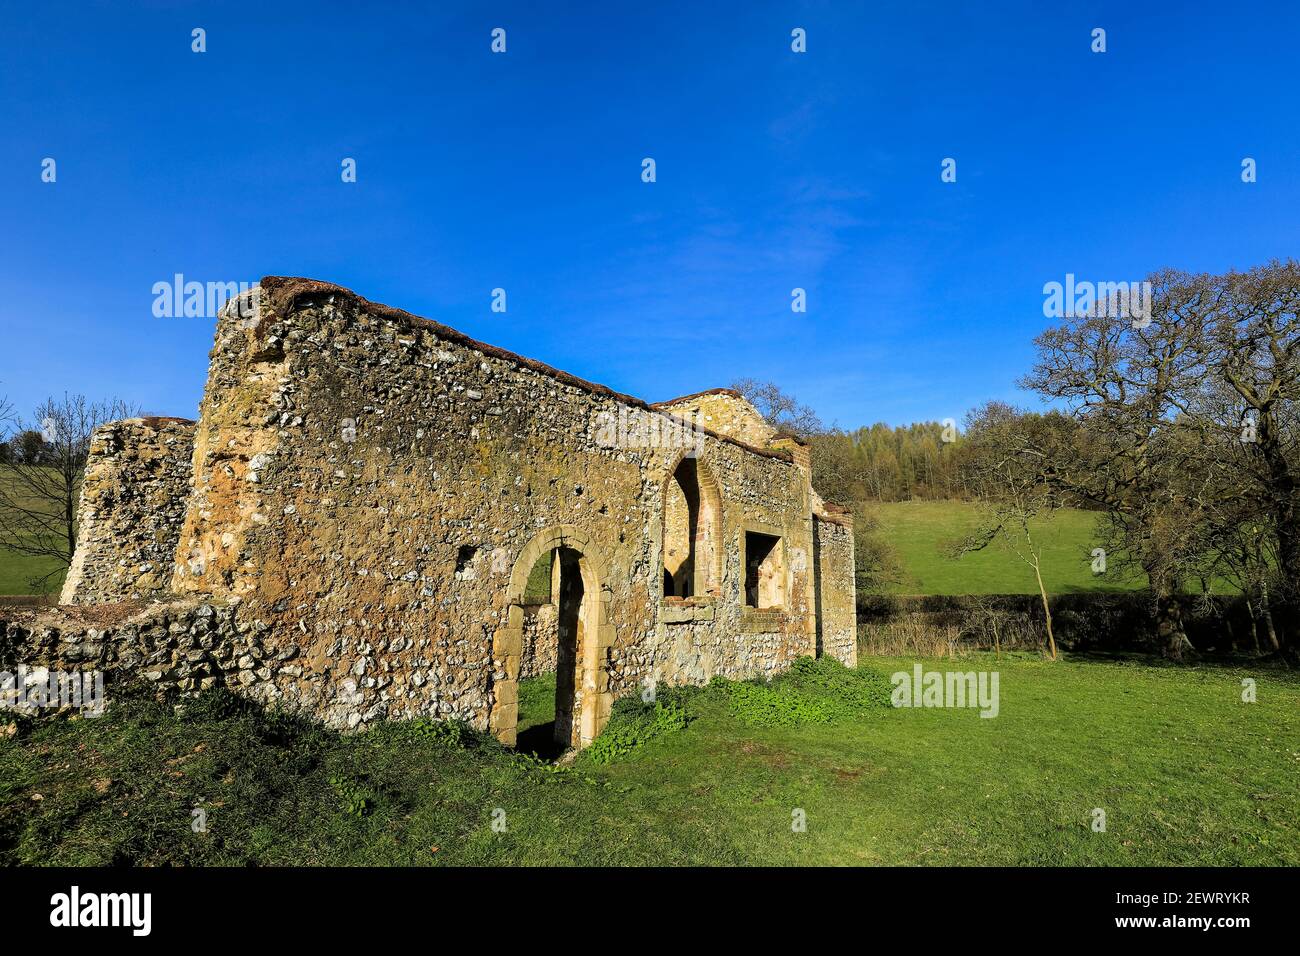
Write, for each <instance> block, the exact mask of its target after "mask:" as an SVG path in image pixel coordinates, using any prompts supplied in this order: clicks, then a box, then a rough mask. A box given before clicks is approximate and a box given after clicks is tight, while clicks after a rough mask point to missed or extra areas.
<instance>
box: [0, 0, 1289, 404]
mask: <svg viewBox="0 0 1300 956" xmlns="http://www.w3.org/2000/svg"><path fill="white" fill-rule="evenodd" d="M1139 6H1142V7H1149V8H1150V9H1148V10H1139V9H1135V8H1137V7H1139ZM0 9H3V24H2V29H0V128H2V129H3V130H4V133H3V136H2V137H0V217H2V218H0V328H2V329H3V337H2V338H0V394H6V393H7V394H8V395H9V397H10V398H11V399H12V400H14V401H15V402H16V404H18V406H19V408H20V410H22V411H24V412H26V413H30V409H31V407H32V406H33V405H34V404H35V402H36V401H38V400H39V399H40V398H42V397H44V396H45V395H47V394H50V393H61V392H62V391H64V390H65V389H66V390H70V391H73V392H78V391H79V392H84V393H85V394H87V395H89V396H92V397H103V396H109V395H115V396H120V397H122V398H125V399H127V400H128V401H130V402H132V403H134V404H137V405H139V406H141V407H142V408H143V409H144V410H145V411H148V412H152V413H158V414H177V415H186V416H193V415H194V414H195V411H196V408H197V405H198V401H199V399H200V397H201V395H202V389H203V383H204V378H205V375H206V367H207V353H208V350H209V348H210V347H211V343H212V326H213V321H212V320H211V319H210V318H203V319H199V318H189V319H186V318H156V317H155V316H154V315H153V313H152V304H153V295H152V292H151V289H152V287H153V284H154V283H155V282H159V281H167V280H170V279H171V277H172V276H173V275H174V274H175V273H183V274H184V275H185V277H186V278H187V279H192V280H198V281H203V282H206V281H222V282H225V281H253V280H256V279H257V278H259V277H260V276H262V275H302V276H309V277H312V278H319V279H326V280H330V281H333V282H337V283H339V284H340V285H344V286H347V287H349V288H352V289H355V290H356V291H357V292H359V293H360V294H361V295H363V296H365V297H367V298H369V299H373V300H376V301H379V302H386V303H388V304H390V305H394V306H398V307H400V308H404V309H407V310H408V311H411V312H415V313H417V314H420V315H425V316H428V317H430V318H434V319H437V320H439V321H442V322H445V323H447V324H449V325H452V326H454V327H456V328H459V329H461V330H463V331H465V332H467V333H468V334H470V335H473V336H475V337H476V338H480V339H483V340H486V341H488V342H492V343H494V344H498V345H501V346H503V347H505V348H508V349H512V350H514V351H517V352H521V353H523V354H525V355H529V356H532V357H535V358H538V359H541V360H542V361H545V362H548V363H550V364H552V365H555V366H557V367H559V368H562V369H565V370H567V371H570V372H573V373H574V374H577V375H580V376H582V377H584V378H589V379H592V380H595V381H598V382H601V383H603V384H606V385H609V386H611V387H614V388H616V389H618V390H620V391H626V392H630V393H632V394H636V395H639V396H642V397H644V398H647V399H650V400H660V399H665V398H669V397H672V396H676V395H679V394H684V393H688V392H694V391H699V390H701V389H704V388H709V387H713V386H718V385H724V384H726V383H728V382H729V381H731V380H732V379H734V378H736V377H740V376H751V377H756V378H760V379H771V380H773V381H776V382H778V383H779V384H781V385H782V386H783V387H785V388H786V389H787V390H789V391H792V392H794V393H795V394H796V395H797V396H798V397H799V399H800V400H801V401H804V402H806V403H808V404H811V405H813V406H814V407H815V408H817V409H818V410H819V411H820V412H821V413H822V416H823V418H825V419H826V420H827V421H828V422H836V423H838V424H840V425H842V426H856V425H858V424H867V423H870V422H873V421H887V422H890V423H895V424H902V423H907V422H910V421H913V420H924V419H940V418H944V417H948V416H952V417H955V418H958V419H960V418H961V415H962V413H964V412H965V411H966V409H968V408H970V407H971V406H973V405H975V404H977V403H979V402H982V401H984V400H987V399H989V398H1004V399H1011V400H1016V401H1020V402H1022V403H1026V402H1031V401H1032V399H1031V398H1030V397H1029V396H1026V395H1023V394H1021V393H1019V392H1018V390H1017V389H1016V387H1015V380H1016V379H1017V377H1018V376H1020V375H1021V374H1023V372H1024V371H1025V370H1026V369H1027V367H1028V365H1029V363H1030V361H1031V360H1032V355H1033V352H1032V345H1031V341H1032V338H1033V336H1034V335H1035V334H1036V333H1037V332H1038V331H1040V330H1041V329H1042V328H1043V327H1044V325H1045V324H1046V323H1047V321H1048V320H1047V319H1045V318H1044V317H1043V313H1042V305H1043V293H1042V287H1043V284H1044V283H1045V282H1049V281H1053V280H1056V281H1063V279H1064V276H1065V274H1066V273H1068V272H1072V273H1074V274H1075V275H1076V276H1078V277H1079V278H1081V279H1093V280H1107V281H1122V280H1136V279H1140V278H1141V277H1143V276H1145V275H1146V274H1147V273H1149V272H1151V271H1152V270H1154V269H1157V268H1160V267H1164V266H1174V267H1178V268H1183V269H1187V270H1193V271H1199V270H1210V271H1218V270H1224V269H1227V268H1230V267H1238V268H1245V267H1249V266H1251V265H1254V264H1257V263H1260V262H1263V261H1267V260H1268V259H1271V258H1273V257H1275V256H1276V257H1286V256H1289V255H1295V254H1296V253H1297V251H1300V250H1298V249H1297V242H1296V240H1297V232H1298V230H1300V225H1298V224H1300V202H1298V201H1300V109H1297V107H1296V90H1297V80H1296V74H1295V69H1296V52H1295V47H1296V40H1297V37H1300V8H1297V7H1296V6H1295V5H1290V4H1288V5H1285V6H1284V5H1278V8H1277V9H1276V10H1270V5H1269V4H1251V5H1239V4H1225V3H1216V4H1200V3H1177V4H1174V3H1169V4H1142V5H1139V4H1133V3H1077V4H1074V3H1045V2H1039V3H996V2H990V3H924V2H900V3H891V4H869V5H868V4H851V3H793V2H790V3H754V2H747V3H743V4H741V3H736V4H726V5H722V4H717V5H715V4H702V3H698V2H697V3H683V4H673V3H664V2H659V0H655V2H651V3H642V4H622V3H618V4H613V3H611V4H596V3H592V4H577V3H546V4H539V3H528V4H506V3H487V4H474V3H440V4H422V3H392V4H386V3H380V2H372V3H365V4H358V3H346V4H344V3H338V4H332V3H312V4H304V5H301V6H298V5H294V4H276V3H259V4H237V3H220V4H217V3H162V2H154V3H149V2H145V3H136V4H126V3H83V4H62V3H41V4H32V3H21V4H20V3H14V2H9V0H5V2H4V3H3V5H2V7H0ZM619 11H621V12H619ZM195 27H202V28H204V29H205V30H206V31H207V52H205V53H202V54H196V53H193V52H191V30H192V29H193V28H195ZM494 27H502V28H504V29H505V30H506V31H507V32H506V39H507V52H506V53H505V54H493V53H492V52H491V51H490V43H491V36H490V33H491V31H492V29H493V28H494ZM795 27H802V28H804V29H805V30H806V31H807V46H808V51H807V53H805V54H796V53H793V52H792V51H791V49H790V31H791V30H792V29H793V28H795ZM1094 27H1102V28H1104V29H1105V30H1106V31H1107V34H1106V41H1107V52H1105V53H1104V54H1094V53H1092V52H1091V50H1090V43H1091V31H1092V29H1093V28H1094ZM45 157H52V158H54V159H55V160H56V162H57V181H56V182H55V183H43V182H42V181H41V162H42V160H43V159H44V158H45ZM344 157H353V158H355V159H356V162H357V182H356V183H343V182H342V181H341V177H340V163H341V161H342V159H343V158H344ZM644 157H653V158H654V159H655V161H656V165H657V182H655V183H651V184H647V183H643V182H642V181H641V161H642V159H643V158H644ZM945 157H952V158H955V159H956V160H957V182H955V183H943V182H941V179H940V164H941V161H942V160H943V159H944V158H945ZM1244 157H1252V158H1254V159H1255V160H1256V161H1257V164H1258V182H1256V183H1253V184H1245V183H1243V182H1242V181H1241V175H1240V174H1241V161H1242V159H1243V158H1244ZM496 287H502V288H504V289H506V292H507V296H508V311H507V312H506V313H505V314H500V313H494V312H492V311H491V309H490V304H491V290H492V289H494V288H496ZM795 287H802V288H804V289H806V290H807V297H808V311H807V312H806V313H805V314H796V313H793V312H791V310H790V293H791V289H793V288H795Z"/></svg>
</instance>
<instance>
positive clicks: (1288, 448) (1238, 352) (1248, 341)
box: [1207, 260, 1300, 644]
mask: <svg viewBox="0 0 1300 956" xmlns="http://www.w3.org/2000/svg"><path fill="white" fill-rule="evenodd" d="M1217 286H1218V288H1219V292H1220V303H1219V308H1218V309H1217V311H1216V313H1215V315H1214V317H1213V323H1212V326H1211V334H1210V343H1209V354H1208V357H1207V364H1208V365H1209V366H1210V367H1212V368H1213V369H1214V371H1215V372H1216V379H1218V380H1219V381H1221V382H1222V383H1223V384H1224V385H1225V386H1226V391H1227V392H1228V393H1229V394H1230V396H1231V397H1232V398H1234V399H1236V403H1235V407H1230V408H1229V410H1228V411H1227V412H1223V413H1220V415H1221V417H1222V418H1224V419H1226V421H1225V422H1224V423H1223V424H1224V425H1225V426H1226V428H1227V430H1229V431H1230V432H1232V433H1233V437H1234V438H1235V437H1238V436H1237V434H1236V433H1238V432H1240V440H1239V441H1238V442H1233V443H1230V444H1235V445H1237V447H1238V448H1240V449H1242V450H1244V451H1245V453H1246V454H1245V455H1244V456H1241V457H1240V458H1239V461H1240V464H1241V468H1240V470H1239V472H1238V474H1237V476H1236V477H1237V479H1238V480H1237V485H1236V490H1237V492H1238V494H1239V495H1242V496H1245V498H1246V499H1247V500H1248V501H1249V503H1250V505H1251V510H1252V511H1253V512H1254V515H1251V516H1248V518H1247V520H1252V519H1253V523H1254V524H1263V525H1264V526H1267V527H1271V529H1272V533H1273V534H1274V535H1275V537H1276V560H1277V565H1276V566H1277V568H1278V570H1279V572H1280V582H1281V584H1282V593H1281V594H1280V595H1278V597H1279V601H1280V607H1281V610H1282V616H1283V623H1284V630H1285V631H1286V632H1287V634H1288V636H1289V640H1290V642H1291V643H1292V644H1294V643H1295V641H1296V639H1297V637H1300V463H1298V458H1300V264H1298V263H1296V262H1295V261H1293V260H1288V261H1287V262H1278V261H1276V260H1275V261H1273V262H1271V263H1269V264H1268V265H1265V266H1259V267H1257V268H1255V269H1252V270H1250V271H1249V272H1246V273H1229V274H1228V275H1226V276H1222V277H1220V278H1219V279H1218V280H1217ZM1261 519H1262V520H1261Z"/></svg>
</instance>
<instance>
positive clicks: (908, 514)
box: [871, 501, 1146, 594]
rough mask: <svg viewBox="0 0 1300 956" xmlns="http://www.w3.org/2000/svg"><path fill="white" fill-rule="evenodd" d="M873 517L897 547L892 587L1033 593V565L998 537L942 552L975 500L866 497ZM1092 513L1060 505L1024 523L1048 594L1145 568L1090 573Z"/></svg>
mask: <svg viewBox="0 0 1300 956" xmlns="http://www.w3.org/2000/svg"><path fill="white" fill-rule="evenodd" d="M871 507H872V509H873V510H874V511H875V512H876V513H877V514H878V515H879V517H880V525H881V536H882V537H883V538H884V539H885V540H886V541H888V542H889V543H890V544H892V545H893V546H894V548H895V549H897V551H898V555H899V558H900V560H901V563H902V565H903V570H904V578H903V580H902V581H901V582H900V583H899V584H897V585H896V586H894V587H893V588H891V591H892V592H893V593H896V594H1027V593H1037V591H1038V584H1037V582H1036V581H1035V580H1034V572H1033V569H1031V568H1030V567H1029V565H1027V564H1025V563H1024V562H1023V561H1022V560H1021V559H1020V558H1019V557H1017V556H1016V554H1015V553H1014V552H1013V551H1011V550H1010V549H1008V548H1007V547H1006V546H1005V545H1003V544H1002V543H1001V542H995V543H994V544H991V545H989V546H988V547H987V548H986V549H985V550H983V551H979V552H975V553H972V554H967V555H965V556H963V557H961V558H959V559H956V560H954V559H952V558H949V557H947V555H946V554H945V553H944V550H945V545H946V544H947V543H948V542H950V541H953V540H956V539H959V538H961V537H962V536H964V535H966V534H968V533H970V532H971V531H973V530H974V529H975V528H976V526H977V524H978V522H979V520H980V511H979V508H978V506H977V505H975V504H973V503H971V502H966V501H898V502H882V503H879V504H873V505H872V506H871ZM1097 517H1098V516H1097V515H1096V514H1094V513H1092V512H1087V511H1078V510H1075V509H1073V508H1067V509H1062V510H1061V511H1060V512H1058V513H1057V514H1056V515H1055V516H1054V517H1053V518H1052V519H1051V520H1050V521H1037V522H1035V523H1034V524H1033V525H1032V526H1031V530H1032V531H1033V534H1034V537H1035V540H1036V541H1039V542H1041V543H1042V545H1043V547H1044V552H1043V583H1044V584H1045V585H1046V586H1047V591H1048V593H1049V594H1058V593H1061V592H1065V591H1105V590H1122V591H1128V590H1137V589H1140V588H1143V587H1145V586H1146V580H1145V576H1141V577H1136V578H1135V577H1132V576H1129V577H1127V578H1125V577H1122V576H1120V575H1119V574H1118V573H1117V572H1116V571H1115V570H1114V569H1111V570H1108V571H1107V572H1106V573H1105V574H1093V572H1092V560H1093V559H1092V549H1093V548H1095V547H1098V542H1097V541H1096V540H1095V533H1094V532H1095V528H1096V522H1097Z"/></svg>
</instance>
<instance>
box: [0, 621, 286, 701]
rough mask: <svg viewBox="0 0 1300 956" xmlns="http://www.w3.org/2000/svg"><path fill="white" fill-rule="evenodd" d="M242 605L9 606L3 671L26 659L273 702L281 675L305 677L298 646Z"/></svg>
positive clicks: (175, 689) (167, 688) (167, 690)
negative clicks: (243, 611) (246, 615)
mask: <svg viewBox="0 0 1300 956" xmlns="http://www.w3.org/2000/svg"><path fill="white" fill-rule="evenodd" d="M237 610H238V608H237V607H236V606H235V605H233V604H226V603H212V602H194V601H182V602H171V603H155V604H151V605H148V606H140V607H139V608H138V609H135V610H134V611H133V612H132V611H131V610H130V609H129V608H125V609H124V608H122V607H121V606H106V607H105V606H101V607H100V608H86V609H79V608H60V609H55V610H45V611H39V612H31V611H25V612H24V611H18V610H16V609H12V608H10V609H8V610H7V612H6V613H5V615H4V616H5V618H6V619H3V620H0V669H2V670H10V671H12V670H13V669H14V668H15V667H16V666H17V665H19V664H25V665H27V666H29V667H46V668H49V669H50V670H61V671H91V670H99V671H103V672H104V673H105V674H106V675H108V676H109V678H110V679H111V678H112V677H114V676H124V675H125V676H130V677H134V678H140V679H142V680H144V681H146V682H148V683H150V684H151V685H153V686H154V687H155V689H156V690H157V691H158V693H159V694H160V696H168V695H172V694H191V693H196V692H198V691H200V690H206V689H208V688H210V687H215V686H222V685H226V686H230V687H231V688H232V689H237V690H239V691H240V692H242V693H244V694H246V695H248V696H251V697H253V698H254V699H257V700H260V701H263V702H265V703H273V702H275V701H277V700H278V699H279V696H280V695H279V692H278V690H277V687H276V683H277V680H280V679H284V678H287V677H295V678H296V677H298V676H300V675H301V670H302V668H301V665H299V664H298V663H297V662H296V661H295V660H294V658H295V657H296V656H297V651H296V650H295V649H294V648H293V647H292V646H283V645H280V644H276V645H275V646H272V645H271V643H270V642H268V640H267V633H268V628H267V625H266V624H265V622H261V621H247V620H240V619H239V618H238V615H237ZM104 611H109V612H113V613H103V612H104ZM110 687H111V684H110ZM110 698H111V695H110ZM110 703H111V699H110Z"/></svg>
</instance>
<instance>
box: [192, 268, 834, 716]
mask: <svg viewBox="0 0 1300 956" xmlns="http://www.w3.org/2000/svg"><path fill="white" fill-rule="evenodd" d="M250 294H251V295H254V296H256V297H258V302H257V307H258V317H257V318H256V320H252V321H250V320H248V319H246V318H241V317H240V315H239V314H238V313H237V312H236V310H234V309H229V310H228V311H227V312H225V313H223V315H222V317H221V319H220V320H219V322H218V329H217V342H216V347H215V348H214V350H213V355H212V365H211V368H210V374H209V381H208V387H207V391H206V393H205V397H204V402H203V407H202V413H201V423H200V426H199V428H198V431H197V434H196V437H195V449H194V459H193V460H194V465H195V484H194V490H193V492H192V494H191V496H190V499H189V503H188V507H187V511H186V516H185V520H184V528H183V530H182V533H181V537H180V542H179V547H178V551H177V562H176V572H175V575H174V578H173V581H172V586H173V588H174V589H175V590H176V591H177V592H178V593H182V594H193V595H196V596H205V597H206V596H215V597H220V598H223V599H229V598H238V599H239V602H240V610H239V616H240V617H241V619H250V620H251V619H254V618H255V619H257V620H259V621H261V620H264V621H266V622H267V625H268V631H267V633H266V635H265V637H266V640H267V641H268V643H270V644H272V645H277V644H278V645H283V647H275V646H272V647H268V649H267V651H268V653H273V654H274V653H278V652H281V651H284V652H288V649H289V648H290V647H292V649H293V652H294V655H295V658H296V660H297V662H298V663H299V664H300V665H301V672H300V673H297V674H294V675H290V676H287V677H283V678H282V677H281V676H279V675H277V677H276V681H275V685H274V690H273V691H271V692H270V696H272V697H273V698H275V699H280V700H283V701H284V702H286V703H290V704H293V705H296V706H299V707H302V708H305V709H308V710H310V711H312V712H314V713H316V714H318V715H320V716H322V717H324V718H325V719H326V720H327V722H329V723H331V724H334V725H341V726H349V727H356V726H358V725H361V724H365V723H367V722H369V721H371V720H374V719H379V718H382V717H402V716H412V715H416V714H431V715H436V716H440V717H460V718H462V719H466V720H469V721H471V722H473V723H475V724H476V725H478V726H480V727H481V726H485V725H486V722H487V715H488V714H489V712H490V711H491V709H492V706H493V704H494V703H495V702H496V699H497V697H498V695H499V693H500V692H502V691H501V688H502V687H504V685H505V684H506V683H508V682H509V681H511V680H513V678H514V676H515V675H512V674H510V673H509V671H508V668H506V667H505V666H503V662H502V661H501V660H498V659H496V658H494V656H493V636H494V634H495V633H496V632H497V631H498V630H499V629H501V628H502V627H503V626H504V625H505V624H506V622H507V620H508V617H509V615H508V611H509V598H508V591H509V586H508V585H509V581H510V579H511V573H512V571H513V569H514V566H515V564H516V562H517V561H518V559H519V556H520V554H521V553H522V551H523V549H524V548H525V546H526V545H527V543H528V542H529V541H530V540H531V539H532V538H533V537H534V536H535V535H537V534H538V533H540V532H542V531H543V530H544V529H550V528H555V527H559V526H574V527H577V528H580V529H581V530H582V532H583V534H584V535H585V537H586V540H587V542H588V543H587V544H586V545H585V547H586V548H587V550H589V551H591V552H594V553H593V554H592V555H590V557H592V559H593V562H595V563H598V564H599V567H600V568H601V575H602V577H601V581H600V584H601V590H602V592H603V593H602V594H600V595H590V594H589V595H587V598H588V599H597V600H602V601H604V602H605V604H606V614H607V619H608V621H609V623H610V624H611V625H612V626H613V634H614V636H613V640H612V643H611V645H610V646H609V647H608V648H607V649H606V651H605V657H604V659H603V660H602V661H601V669H602V672H603V673H604V674H605V675H607V681H608V685H607V687H602V688H601V690H602V692H607V693H608V694H609V695H611V696H619V695H622V694H626V693H631V692H633V691H635V690H636V689H637V688H638V685H639V682H640V681H641V680H643V679H650V680H655V681H665V682H668V683H682V682H685V681H692V682H698V681H701V680H706V679H708V677H710V676H713V675H714V674H722V675H724V676H733V677H741V676H752V675H754V674H761V673H772V672H774V671H776V670H779V669H780V668H782V667H783V666H785V665H786V664H788V662H789V661H790V660H792V659H793V658H794V657H795V656H798V655H799V654H807V653H811V652H812V648H813V640H814V634H813V625H812V615H811V612H812V608H813V599H814V596H813V593H812V563H813V561H812V547H813V545H812V529H811V519H810V517H809V510H808V509H809V492H808V485H807V476H806V474H804V473H803V472H802V471H801V470H800V469H799V468H797V467H796V466H794V465H793V464H792V463H791V462H790V461H789V460H788V455H786V456H783V455H782V454H780V453H777V454H761V453H759V452H756V451H754V450H752V449H748V448H744V447H741V446H740V445H738V444H736V443H734V442H730V441H725V440H723V439H721V438H718V437H714V436H703V437H701V438H699V441H700V447H699V453H700V456H701V458H702V460H703V461H704V462H706V463H707V464H708V465H709V467H710V469H711V471H712V473H713V474H714V475H716V476H717V478H718V482H719V485H720V490H721V494H722V500H723V531H722V538H723V544H724V547H725V552H724V554H725V559H724V578H723V583H722V594H721V596H720V597H718V598H717V599H716V600H715V601H714V602H712V604H711V605H709V606H705V607H698V606H684V605H680V604H678V605H673V604H672V602H664V601H663V599H662V597H661V588H662V554H661V542H662V517H663V515H662V509H663V498H664V496H663V484H664V482H665V481H666V480H668V478H669V476H670V475H671V474H672V470H673V468H674V467H675V465H676V462H677V460H678V459H679V458H680V456H681V454H682V450H681V449H680V448H662V447H631V446H632V445H634V444H635V443H628V442H621V441H618V440H615V441H614V442H613V443H612V444H611V443H610V442H609V441H608V439H607V438H605V437H602V427H603V426H605V425H607V424H608V422H609V421H610V420H611V417H612V418H613V419H614V420H618V417H619V414H620V412H622V413H623V415H624V416H625V417H626V415H627V412H628V411H629V410H631V411H634V412H636V413H637V414H647V412H646V408H645V406H644V405H642V404H640V403H638V402H636V400H634V399H630V398H628V397H627V396H618V395H616V394H614V393H612V392H609V391H608V390H605V389H601V388H600V387H599V386H591V385H589V384H587V383H581V382H579V381H578V380H575V379H572V378H570V377H567V376H564V375H562V374H556V373H553V372H548V371H547V370H545V369H542V368H539V367H537V365H536V363H530V362H527V361H526V360H521V359H519V358H518V357H517V356H510V355H509V354H508V353H502V352H500V351H499V350H496V349H492V348H491V347H488V346H483V345H481V344H479V343H473V342H470V341H469V340H467V339H465V338H464V337H463V336H460V335H459V334H458V333H455V332H453V331H452V330H449V329H446V328H445V327H442V326H438V325H436V324H434V323H429V322H425V321H423V320H419V319H416V318H414V317H411V316H408V315H406V314H405V313H400V312H398V311H396V310H392V309H388V308H386V307H382V306H376V305H373V304H370V303H366V302H365V301H364V300H361V299H359V298H358V297H356V296H353V295H352V294H351V293H348V292H346V291H345V290H341V289H338V288H337V287H331V286H324V285H321V284H314V283H307V282H305V281H302V280H288V281H287V282H286V281H285V280H267V281H264V283H263V286H262V287H260V288H259V289H256V290H254V291H253V292H252V293H250ZM245 314H247V310H245ZM750 527H755V528H762V529H768V530H769V531H775V532H776V533H779V534H781V535H782V536H783V542H784V547H785V548H786V549H787V559H786V569H787V577H788V588H787V595H788V600H787V604H786V607H785V608H783V609H780V610H775V611H762V612H758V611H756V610H755V609H752V608H744V607H742V594H743V570H742V569H741V568H740V558H739V554H740V551H739V547H740V539H741V536H742V535H743V533H744V530H745V529H746V528H750Z"/></svg>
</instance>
